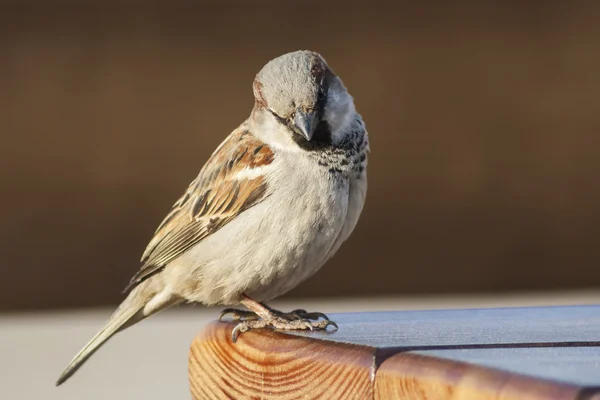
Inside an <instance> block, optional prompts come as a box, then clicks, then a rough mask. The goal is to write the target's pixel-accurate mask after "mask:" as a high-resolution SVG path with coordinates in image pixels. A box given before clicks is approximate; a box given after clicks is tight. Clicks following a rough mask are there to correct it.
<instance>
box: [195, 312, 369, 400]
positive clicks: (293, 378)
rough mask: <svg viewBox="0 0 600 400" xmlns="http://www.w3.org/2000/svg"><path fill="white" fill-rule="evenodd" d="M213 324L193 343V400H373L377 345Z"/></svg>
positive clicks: (228, 324) (226, 324)
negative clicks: (236, 334)
mask: <svg viewBox="0 0 600 400" xmlns="http://www.w3.org/2000/svg"><path fill="white" fill-rule="evenodd" d="M232 327H233V324H230V323H218V322H215V323H213V324H211V325H209V326H208V327H207V328H206V329H205V330H204V331H203V332H202V333H201V334H200V335H199V336H198V337H197V338H196V339H195V340H194V342H193V343H192V346H191V352H190V360H189V379H190V387H191V392H192V396H193V398H194V399H198V400H199V399H246V398H250V399H307V398H308V399H313V398H315V399H370V398H373V392H372V391H373V385H372V376H373V374H374V367H375V365H374V361H375V349H374V348H372V347H368V346H357V345H352V344H344V343H331V342H322V341H318V340H312V339H308V338H299V337H294V336H289V335H285V334H281V333H276V332H271V331H268V330H261V331H250V332H246V333H244V334H243V335H241V336H240V338H239V339H238V340H237V342H236V343H235V344H233V343H232V342H231V329H232Z"/></svg>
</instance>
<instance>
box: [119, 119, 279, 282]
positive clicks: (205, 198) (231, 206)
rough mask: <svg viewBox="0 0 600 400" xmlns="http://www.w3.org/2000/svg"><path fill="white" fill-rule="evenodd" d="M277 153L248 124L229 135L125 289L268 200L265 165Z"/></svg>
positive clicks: (179, 202) (164, 225)
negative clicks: (248, 129)
mask: <svg viewBox="0 0 600 400" xmlns="http://www.w3.org/2000/svg"><path fill="white" fill-rule="evenodd" d="M273 158H274V154H273V152H272V151H271V149H270V148H269V147H268V146H267V145H266V144H265V143H263V142H262V141H260V140H259V139H257V138H256V137H255V136H254V135H252V134H251V133H250V132H248V131H247V130H245V129H243V128H240V129H238V130H236V131H234V132H233V133H232V134H231V135H229V137H228V138H227V139H225V141H224V142H223V143H222V144H221V145H220V146H219V147H218V148H217V150H216V151H215V152H214V153H213V154H212V156H211V157H210V159H209V160H208V161H207V163H206V164H205V165H204V167H203V168H202V170H201V171H200V174H199V175H198V177H197V178H196V179H195V180H194V181H193V182H192V183H191V184H190V186H189V187H188V189H187V190H186V192H185V193H184V195H183V196H182V197H181V198H180V199H179V200H177V202H175V204H174V205H173V207H172V209H171V212H170V213H169V214H168V215H167V217H166V218H165V219H164V220H163V222H162V223H161V224H160V226H159V227H158V229H157V230H156V232H155V233H154V237H153V238H152V240H151V241H150V243H149V244H148V247H146V250H145V251H144V254H143V256H142V260H141V261H142V262H143V266H142V268H141V269H140V271H139V272H138V273H137V274H136V275H135V276H134V277H133V278H132V279H131V282H130V283H129V285H128V287H127V288H126V289H125V290H126V291H127V290H130V289H132V288H133V287H135V286H137V285H138V284H139V283H141V282H142V281H144V280H145V279H147V278H149V277H150V276H152V275H154V274H155V273H157V272H159V271H161V270H162V269H163V268H164V267H165V266H166V265H167V264H168V263H169V262H171V261H172V260H173V259H175V258H177V257H178V256H180V255H181V254H183V253H184V252H185V251H186V250H188V249H189V248H190V247H192V246H194V245H195V244H197V243H198V242H200V241H201V240H202V239H204V238H206V237H207V236H209V235H211V234H212V233H214V232H216V231H217V230H218V229H220V228H221V227H223V226H224V225H226V224H227V223H228V222H229V221H231V220H232V219H233V218H235V217H236V216H238V215H239V214H241V213H242V212H243V211H245V210H247V209H248V208H250V207H252V206H253V205H256V204H258V203H260V202H261V201H262V200H264V199H265V197H266V196H268V190H267V189H268V188H267V182H266V180H265V178H264V176H263V174H262V173H261V170H260V168H262V167H265V166H267V165H269V164H271V163H272V162H273Z"/></svg>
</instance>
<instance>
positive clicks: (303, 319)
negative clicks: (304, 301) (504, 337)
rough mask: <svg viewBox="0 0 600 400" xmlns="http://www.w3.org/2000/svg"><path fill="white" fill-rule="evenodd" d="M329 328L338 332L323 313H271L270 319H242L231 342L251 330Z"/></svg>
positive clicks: (313, 329)
mask: <svg viewBox="0 0 600 400" xmlns="http://www.w3.org/2000/svg"><path fill="white" fill-rule="evenodd" d="M225 311H227V310H225ZM225 311H224V312H225ZM319 318H323V319H319ZM329 326H333V327H334V328H335V329H334V330H333V331H330V332H335V331H337V330H338V325H337V324H336V323H335V322H333V321H331V320H330V319H329V318H327V316H326V315H325V314H323V313H307V312H306V311H305V310H294V311H292V312H290V313H281V312H273V315H272V317H271V318H268V319H259V318H256V319H244V320H241V321H240V322H238V323H237V324H236V325H235V327H234V328H233V330H232V331H231V341H232V342H233V343H235V342H236V341H237V339H238V338H239V336H240V335H241V334H242V333H244V332H247V331H249V330H251V329H261V328H270V329H273V330H282V331H285V330H310V331H315V330H317V331H327V328H328V327H329Z"/></svg>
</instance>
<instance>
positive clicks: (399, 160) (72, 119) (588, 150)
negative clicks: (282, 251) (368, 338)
mask: <svg viewBox="0 0 600 400" xmlns="http://www.w3.org/2000/svg"><path fill="white" fill-rule="evenodd" d="M52 3H53V4H52V5H51V6H50V5H48V4H46V3H43V2H41V1H40V2H30V4H29V5H28V6H23V5H21V6H19V7H18V8H17V6H16V5H3V6H2V7H1V12H0V132H1V135H2V137H1V139H2V145H1V146H0V149H1V153H0V156H1V157H0V159H1V160H2V168H0V190H1V191H2V192H1V194H2V196H0V206H1V207H0V209H1V210H2V211H3V215H2V221H3V222H2V225H1V226H2V229H1V230H0V235H1V238H0V239H1V240H0V254H1V256H2V257H1V264H0V268H1V272H2V274H1V278H0V308H3V309H26V308H48V307H78V306H89V305H98V304H108V303H116V302H117V301H118V300H119V299H120V298H121V294H120V290H121V289H122V288H124V286H125V285H126V283H127V282H128V280H129V278H130V276H131V275H132V274H133V273H134V272H135V271H136V269H137V268H138V259H139V256H140V255H141V253H142V251H143V249H144V247H145V245H146V243H147V241H148V240H149V239H150V237H151V235H152V232H153V231H154V229H155V227H156V226H157V224H158V223H159V222H160V220H161V219H162V218H163V216H164V215H165V213H166V212H167V211H168V209H169V207H170V205H171V204H172V203H173V202H174V201H175V200H176V199H177V198H178V197H179V195H180V194H181V193H182V191H183V190H184V189H185V187H186V186H187V184H188V183H189V182H190V181H191V180H192V179H193V178H194V177H195V176H196V174H197V172H198V171H199V169H200V167H201V166H202V164H203V163H204V161H205V160H206V158H207V157H208V156H209V155H210V153H211V152H212V151H213V149H214V148H215V147H216V146H217V145H218V144H219V143H220V142H221V140H222V139H224V138H225V136H226V135H227V134H228V133H229V132H230V131H231V130H232V129H233V128H235V127H236V126H237V125H238V124H239V123H240V122H242V121H243V120H244V119H245V118H246V117H247V115H248V114H249V111H250V109H251V107H252V104H253V98H252V91H251V83H252V79H253V77H254V75H255V74H256V72H258V70H259V69H260V68H261V67H262V65H263V64H264V63H265V62H267V61H268V60H269V59H271V58H273V57H275V56H278V55H280V54H282V53H285V52H288V51H293V50H297V49H312V50H316V51H319V52H321V53H322V54H323V55H324V56H325V58H326V59H327V60H328V62H329V64H330V65H331V66H332V67H333V69H334V70H335V71H336V72H337V73H338V74H339V75H340V76H341V77H342V78H343V80H344V82H345V83H346V85H347V87H348V88H349V90H350V92H351V93H352V94H353V95H354V97H355V100H356V103H357V108H358V110H359V111H360V112H361V114H362V115H363V117H364V119H365V121H366V123H367V127H368V129H369V132H370V135H371V148H372V153H371V158H370V164H369V179H370V191H369V195H368V201H367V206H366V209H365V212H364V214H363V217H362V220H361V222H360V223H359V226H358V228H357V230H356V232H355V234H354V235H353V236H352V238H351V240H350V241H349V243H348V244H346V245H345V246H344V247H343V248H342V250H341V252H340V253H338V255H337V256H336V257H335V258H334V260H332V261H331V262H330V263H329V264H328V265H327V266H326V267H325V268H324V269H323V270H322V271H321V272H320V273H319V274H317V275H316V276H315V277H313V278H312V279H311V280H309V281H308V282H306V283H305V284H303V285H302V286H300V287H299V288H297V289H296V290H295V291H293V292H292V293H290V294H289V295H288V296H342V295H369V294H415V293H447V292H484V291H485V292H488V291H509V290H520V289H557V288H575V287H593V286H596V287H600V268H599V261H600V255H599V250H598V246H597V245H598V238H599V237H600V236H599V235H600V213H599V212H600V184H599V182H598V175H599V174H600V157H599V154H600V147H599V146H600V135H599V128H600V105H599V101H598V97H599V96H600V74H599V73H598V71H600V52H599V51H598V49H599V47H600V25H599V24H598V21H599V18H598V17H599V16H600V3H598V2H596V3H594V2H591V1H590V2H586V3H584V2H579V3H578V2H546V3H544V4H541V3H540V4H539V5H534V4H533V2H531V3H532V4H526V3H525V2H495V1H494V2H492V1H488V2H479V3H476V4H475V2H471V3H470V5H468V6H467V5H466V4H467V3H464V4H462V5H458V3H454V4H447V5H445V6H433V5H431V6H424V5H422V6H419V7H416V6H413V5H408V2H406V3H402V2H396V3H392V4H376V3H374V2H363V3H354V2H348V1H346V2H336V3H334V2H326V4H324V3H325V2H324V3H323V4H322V3H321V2H292V1H290V2H281V1H279V2H269V1H263V2H256V3H257V5H252V4H250V3H254V2H242V1H239V2H222V3H217V2H214V3H208V2H196V4H195V5H194V6H191V5H189V4H191V3H192V2H190V3H189V4H188V5H183V4H179V5H174V4H173V3H172V5H170V6H166V5H163V6H158V5H148V4H146V5H145V6H144V7H142V6H141V5H139V4H138V5H133V4H130V5H127V6H124V5H120V4H121V3H119V2H116V1H105V2H102V3H101V5H97V6H87V7H86V8H85V9H84V8H81V7H80V8H75V7H73V6H70V7H67V6H66V5H65V4H60V2H52ZM500 3H503V4H500Z"/></svg>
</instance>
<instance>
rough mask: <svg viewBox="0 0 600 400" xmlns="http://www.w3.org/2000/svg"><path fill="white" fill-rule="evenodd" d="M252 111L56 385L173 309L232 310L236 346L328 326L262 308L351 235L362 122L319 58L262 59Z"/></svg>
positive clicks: (362, 174) (315, 315)
mask: <svg viewBox="0 0 600 400" xmlns="http://www.w3.org/2000/svg"><path fill="white" fill-rule="evenodd" d="M252 88H253V94H254V106H253V108H252V111H251V113H250V116H249V118H247V119H246V120H245V121H244V122H243V123H242V124H241V125H239V127H238V128H236V129H235V130H234V131H233V132H232V133H231V134H230V135H229V136H227V138H226V139H225V140H224V141H223V142H222V143H221V144H220V145H219V146H218V147H217V149H216V150H215V151H214V152H213V154H212V155H211V156H210V158H209V159H208V161H207V162H206V163H205V164H204V166H203V167H202V169H201V170H200V173H199V174H198V176H197V177H196V178H195V179H194V180H193V181H192V182H191V184H190V185H189V186H188V188H187V190H186V191H185V193H184V194H183V195H182V196H181V197H180V198H179V199H178V200H177V201H176V202H175V204H173V206H172V208H171V210H170V212H169V213H168V214H167V216H166V217H165V218H164V220H163V221H162V223H161V224H160V225H159V226H158V228H157V229H156V231H155V233H154V236H153V238H152V239H151V240H150V242H149V244H148V246H147V248H146V250H145V251H144V253H143V256H142V259H141V264H142V266H141V268H140V270H139V271H138V272H137V273H136V274H135V275H134V276H133V278H132V279H131V281H130V283H129V285H128V286H127V288H126V290H125V292H126V293H127V296H126V298H125V300H124V301H123V302H122V303H121V304H120V305H119V306H118V307H117V309H116V311H114V313H113V314H112V315H111V316H110V318H109V319H108V321H107V323H106V324H105V326H104V327H103V328H102V329H101V330H100V331H99V332H98V333H97V334H96V335H95V336H94V337H93V338H92V339H91V340H90V341H89V342H88V343H87V344H86V345H85V346H84V347H83V348H82V349H81V351H80V352H79V353H77V355H76V356H75V357H74V358H73V359H72V361H71V362H70V363H69V365H68V366H67V368H66V369H65V370H64V372H63V373H62V374H61V375H60V377H59V379H58V381H57V382H56V385H57V386H59V385H61V384H62V383H63V382H65V381H66V380H67V379H68V378H70V377H71V376H72V375H73V374H74V373H75V372H76V371H77V370H78V369H79V367H81V365H82V364H83V363H84V362H85V361H87V360H88V359H89V357H91V356H92V355H93V354H94V352H96V351H97V350H98V349H99V348H100V346H102V345H103V344H104V343H105V342H106V341H107V340H108V339H110V338H111V337H112V336H113V335H115V334H116V333H118V332H121V331H122V330H124V329H126V328H128V327H130V326H131V325H133V324H135V323H137V322H139V321H141V320H143V319H145V318H147V317H149V316H151V315H153V314H155V313H157V312H158V311H161V310H163V309H165V308H167V307H170V306H173V305H177V304H180V303H200V304H203V305H206V306H239V305H242V306H244V307H245V308H247V310H239V309H235V308H227V309H225V310H224V311H223V312H222V313H221V315H220V316H219V320H220V319H221V318H222V317H223V316H224V315H227V314H232V315H233V320H234V321H235V322H237V324H236V325H235V327H234V328H233V329H232V341H233V342H235V341H236V340H237V338H238V336H239V335H240V334H241V333H243V332H246V331H248V330H251V329H258V328H269V329H274V330H294V329H303V330H306V329H310V330H327V328H328V327H332V329H337V325H336V324H335V322H334V321H331V320H329V318H328V317H327V316H326V315H325V314H322V313H319V312H306V311H305V310H294V311H291V312H288V313H284V312H281V311H278V310H275V309H272V308H270V307H269V306H268V305H267V302H268V301H270V300H272V299H274V298H276V297H278V296H280V295H282V294H284V293H286V292H287V291H289V290H290V289H292V288H294V287H296V286H297V285H298V284H300V283H301V282H303V281H304V280H306V279H307V278H309V277H310V276H312V275H313V274H314V273H315V272H317V271H318V270H319V269H320V268H321V266H323V264H325V262H326V261H327V260H329V259H330V258H331V257H332V256H333V255H334V254H335V253H336V252H337V251H338V249H339V248H340V246H341V244H342V243H343V242H344V241H346V239H348V237H349V236H350V234H351V233H352V231H353V230H354V228H355V226H356V224H357V222H358V219H359V216H360V214H361V211H362V209H363V206H364V203H365V197H366V193H367V175H366V168H367V156H368V154H369V152H370V148H369V139H368V134H367V131H366V128H365V123H364V122H363V119H362V117H361V115H360V114H358V112H357V111H356V108H355V105H354V99H353V97H352V96H351V95H350V94H349V93H348V90H347V89H346V87H345V86H344V84H343V83H342V80H341V79H340V78H339V77H338V76H337V75H336V74H335V73H334V72H333V71H332V69H331V68H330V67H329V65H328V64H327V62H326V61H325V59H324V58H323V57H322V56H321V55H320V54H319V53H317V52H314V51H309V50H300V51H294V52H290V53H286V54H283V55H281V56H279V57H277V58H274V59H272V60H271V61H269V62H268V63H266V64H265V65H264V66H263V68H262V69H261V70H260V71H259V72H258V74H257V75H256V77H255V79H254V81H253V85H252Z"/></svg>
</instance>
